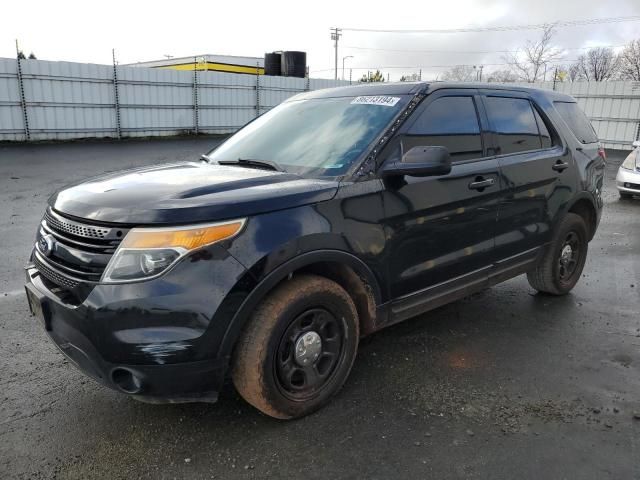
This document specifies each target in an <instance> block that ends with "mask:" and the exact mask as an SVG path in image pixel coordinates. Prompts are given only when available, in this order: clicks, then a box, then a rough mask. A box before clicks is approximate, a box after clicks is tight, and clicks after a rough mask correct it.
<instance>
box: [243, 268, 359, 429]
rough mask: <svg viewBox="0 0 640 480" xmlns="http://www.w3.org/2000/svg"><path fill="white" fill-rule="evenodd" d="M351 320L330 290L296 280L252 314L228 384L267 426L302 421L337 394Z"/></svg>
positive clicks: (319, 281) (316, 279)
mask: <svg viewBox="0 0 640 480" xmlns="http://www.w3.org/2000/svg"><path fill="white" fill-rule="evenodd" d="M358 338H359V325H358V314H357V311H356V307H355V305H354V303H353V300H352V299H351V297H350V296H349V294H348V293H347V292H346V291H345V290H344V289H343V288H342V287H341V286H340V285H338V284H337V283H335V282H333V281H331V280H329V279H327V278H324V277H320V276H317V275H308V274H302V275H298V276H294V277H293V278H292V279H290V280H285V281H284V282H283V283H281V284H280V285H279V286H278V287H276V288H275V289H274V291H273V292H271V293H270V294H269V295H268V296H267V297H266V298H265V299H264V300H263V302H262V303H261V304H260V305H259V306H258V308H257V309H256V311H255V313H254V315H253V316H252V318H251V319H250V321H249V323H248V324H247V326H246V327H245V330H244V332H243V334H242V336H241V338H240V339H239V341H238V344H237V346H236V349H235V351H234V354H233V358H232V371H231V373H232V378H233V383H234V385H235V387H236V389H237V390H238V392H239V393H240V395H242V397H243V398H244V399H245V400H246V401H247V402H249V403H250V404H251V405H253V406H254V407H256V408H257V409H259V410H261V411H262V412H264V413H266V414H267V415H270V416H272V417H275V418H282V419H289V418H297V417H302V416H304V415H308V414H309V413H312V412H313V411H315V410H317V409H319V408H320V407H322V406H323V405H324V404H326V403H327V402H328V401H329V400H330V399H331V397H332V396H333V395H334V394H335V393H336V392H337V391H338V390H339V389H340V388H341V387H342V385H343V384H344V382H345V380H346V379H347V376H348V375H349V372H350V371H351V367H352V365H353V361H354V359H355V356H356V352H357V348H358Z"/></svg>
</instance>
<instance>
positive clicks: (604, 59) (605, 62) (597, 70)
mask: <svg viewBox="0 0 640 480" xmlns="http://www.w3.org/2000/svg"><path fill="white" fill-rule="evenodd" d="M576 63H577V65H578V69H579V71H580V76H581V77H582V78H584V79H585V80H587V81H588V82H591V81H593V82H602V81H605V80H611V79H612V78H613V77H614V76H615V75H616V73H617V72H618V65H619V61H618V57H617V55H616V54H615V52H614V51H613V50H612V49H611V48H608V47H596V48H592V49H590V50H589V51H588V52H587V53H583V54H582V55H580V56H579V57H578V61H577V62H576Z"/></svg>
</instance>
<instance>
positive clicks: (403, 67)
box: [309, 59, 578, 73]
mask: <svg viewBox="0 0 640 480" xmlns="http://www.w3.org/2000/svg"><path fill="white" fill-rule="evenodd" d="M577 61H578V60H577V59H563V60H553V61H550V62H546V63H547V64H548V65H561V64H563V63H571V62H577ZM479 65H480V63H475V64H473V63H455V64H449V65H408V66H402V65H386V66H379V65H378V66H375V67H350V68H351V69H353V70H394V69H405V70H407V69H417V68H452V67H477V66H479ZM482 65H483V66H485V67H497V66H505V65H511V63H507V62H502V63H484V62H482ZM332 70H333V68H325V69H323V70H313V71H311V72H309V73H321V72H328V71H332Z"/></svg>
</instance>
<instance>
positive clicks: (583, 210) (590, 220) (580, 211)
mask: <svg viewBox="0 0 640 480" xmlns="http://www.w3.org/2000/svg"><path fill="white" fill-rule="evenodd" d="M569 213H575V214H576V215H580V216H581V217H582V218H583V220H584V223H585V224H586V225H587V229H588V232H589V240H591V239H592V238H593V236H594V235H595V234H596V222H597V215H596V209H595V208H594V206H593V204H592V203H591V202H590V201H589V200H587V199H585V198H583V199H581V200H578V201H577V202H576V203H574V204H573V205H572V206H571V208H570V209H569Z"/></svg>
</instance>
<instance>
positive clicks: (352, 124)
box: [208, 96, 408, 177]
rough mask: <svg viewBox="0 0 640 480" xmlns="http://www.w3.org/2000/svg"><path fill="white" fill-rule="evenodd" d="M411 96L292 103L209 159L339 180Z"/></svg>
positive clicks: (267, 115)
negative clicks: (251, 162)
mask: <svg viewBox="0 0 640 480" xmlns="http://www.w3.org/2000/svg"><path fill="white" fill-rule="evenodd" d="M407 101H408V98H407V97H406V96H395V97H389V96H364V97H340V98H318V99H308V100H293V101H290V102H285V103H282V104H280V105H279V106H277V107H275V108H273V109H271V110H270V111H269V112H267V113H265V114H264V115H262V116H261V117H259V118H257V119H256V120H254V121H253V122H251V123H250V124H248V125H247V126H245V127H244V128H242V129H241V130H240V131H238V132H237V133H236V134H235V135H233V136H232V137H230V138H229V139H228V140H227V141H226V142H224V143H223V144H222V145H220V146H219V147H218V148H217V149H215V150H214V151H213V152H211V153H210V154H209V155H208V156H209V158H210V159H211V160H213V161H227V162H231V161H238V160H239V159H242V160H262V161H268V162H275V164H277V165H278V166H279V167H281V168H282V169H284V170H285V171H287V172H290V173H296V174H299V175H310V176H331V177H335V176H340V175H343V174H344V173H346V172H347V171H348V170H349V168H350V167H351V166H352V165H353V163H354V162H355V161H356V160H357V159H358V158H359V157H360V156H361V154H362V153H363V152H364V151H365V150H366V149H367V148H368V147H369V145H370V144H371V142H372V141H373V140H375V138H376V137H377V136H378V135H379V134H380V133H382V132H383V131H384V129H385V127H386V126H387V125H389V123H390V122H391V121H392V120H393V119H394V118H395V116H396V115H397V114H398V112H400V110H401V109H402V108H403V106H404V105H406V103H407Z"/></svg>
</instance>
